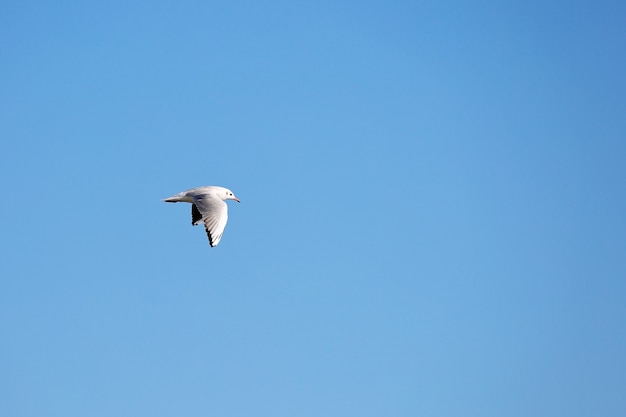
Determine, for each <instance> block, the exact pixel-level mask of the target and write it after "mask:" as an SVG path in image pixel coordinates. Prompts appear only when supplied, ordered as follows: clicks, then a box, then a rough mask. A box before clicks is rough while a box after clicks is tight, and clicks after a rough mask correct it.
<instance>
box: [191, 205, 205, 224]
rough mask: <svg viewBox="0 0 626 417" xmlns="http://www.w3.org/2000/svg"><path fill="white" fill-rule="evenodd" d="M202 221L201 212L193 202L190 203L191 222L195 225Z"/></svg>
mask: <svg viewBox="0 0 626 417" xmlns="http://www.w3.org/2000/svg"><path fill="white" fill-rule="evenodd" d="M201 221H202V213H200V210H198V207H196V205H195V204H194V203H191V224H192V225H194V226H196V225H199V224H200V222H201Z"/></svg>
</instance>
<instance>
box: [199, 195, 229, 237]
mask: <svg viewBox="0 0 626 417" xmlns="http://www.w3.org/2000/svg"><path fill="white" fill-rule="evenodd" d="M193 207H196V210H197V211H198V214H199V215H200V216H201V219H202V221H203V222H204V229H205V230H206V234H207V236H208V237H209V244H210V245H211V247H213V246H217V244H218V243H220V240H221V239H222V234H224V228H225V227H226V222H227V221H228V206H227V205H226V203H224V202H223V201H222V200H221V199H219V198H217V197H213V196H211V195H210V194H202V195H198V196H194V197H193V206H192V207H191V215H192V220H194V219H195V218H196V214H195V213H194V209H193ZM198 220H200V219H198ZM198 223H199V222H198Z"/></svg>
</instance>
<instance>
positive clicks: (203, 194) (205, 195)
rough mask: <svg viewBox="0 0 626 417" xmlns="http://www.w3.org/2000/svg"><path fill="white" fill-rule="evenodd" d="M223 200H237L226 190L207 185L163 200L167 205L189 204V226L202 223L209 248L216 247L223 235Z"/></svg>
mask: <svg viewBox="0 0 626 417" xmlns="http://www.w3.org/2000/svg"><path fill="white" fill-rule="evenodd" d="M224 200H235V201H236V202H238V203H239V199H238V198H237V197H235V194H233V192H232V191H230V190H229V189H228V188H224V187H218V186H215V185H209V186H206V187H198V188H192V189H191V190H187V191H183V192H182V193H178V194H176V195H173V196H171V197H168V198H166V199H164V200H163V201H165V202H167V203H178V202H179V201H180V202H183V203H191V224H192V225H194V226H196V225H198V224H200V222H204V228H205V230H206V234H207V236H208V237H209V244H210V245H211V247H214V246H217V244H218V243H220V240H221V239H222V234H224V228H225V227H226V222H227V221H228V206H227V205H226V203H225V202H224Z"/></svg>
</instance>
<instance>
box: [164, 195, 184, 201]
mask: <svg viewBox="0 0 626 417" xmlns="http://www.w3.org/2000/svg"><path fill="white" fill-rule="evenodd" d="M161 201H164V202H166V203H178V202H179V201H182V200H181V195H180V194H176V195H173V196H171V197H167V198H164V199H163V200H161Z"/></svg>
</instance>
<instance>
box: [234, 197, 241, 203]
mask: <svg viewBox="0 0 626 417" xmlns="http://www.w3.org/2000/svg"><path fill="white" fill-rule="evenodd" d="M233 200H235V201H236V202H238V203H241V201H239V199H238V198H237V197H234V198H233Z"/></svg>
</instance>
